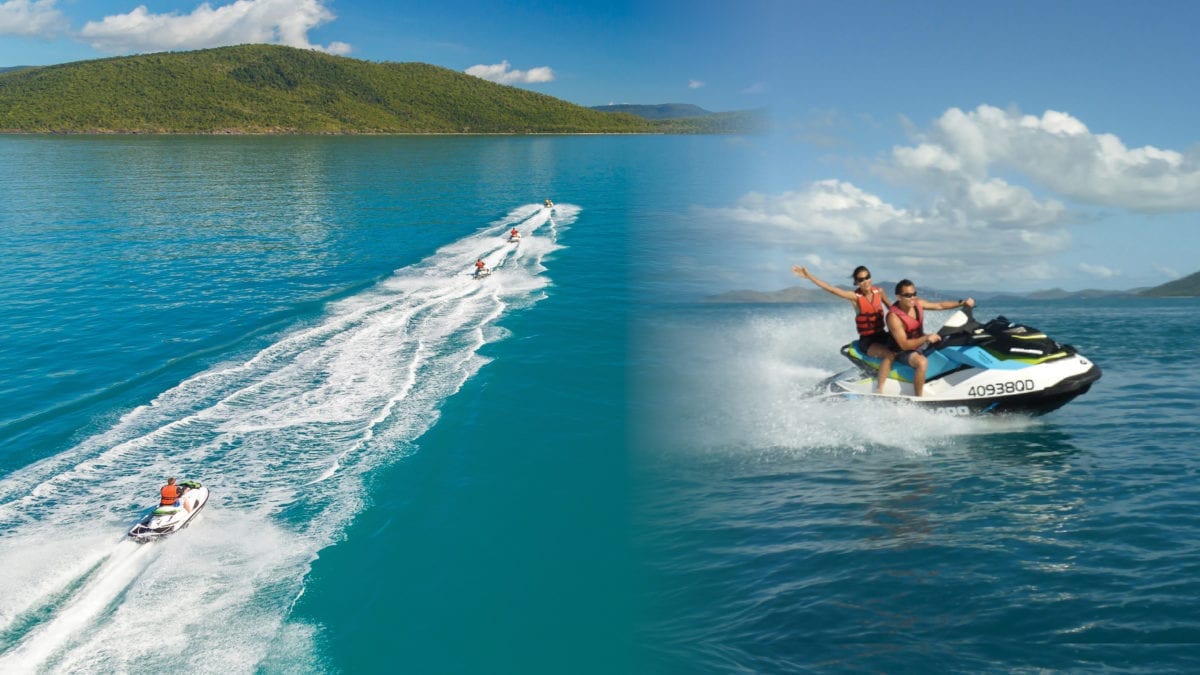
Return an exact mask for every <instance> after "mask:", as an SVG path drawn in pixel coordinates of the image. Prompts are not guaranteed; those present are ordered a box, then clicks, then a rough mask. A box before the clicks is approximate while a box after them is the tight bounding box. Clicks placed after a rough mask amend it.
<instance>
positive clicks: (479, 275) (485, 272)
mask: <svg viewBox="0 0 1200 675" xmlns="http://www.w3.org/2000/svg"><path fill="white" fill-rule="evenodd" d="M490 276H492V271H491V270H489V269H487V268H486V267H485V268H483V269H481V270H475V273H474V274H472V275H471V278H473V279H486V278H488V277H490Z"/></svg>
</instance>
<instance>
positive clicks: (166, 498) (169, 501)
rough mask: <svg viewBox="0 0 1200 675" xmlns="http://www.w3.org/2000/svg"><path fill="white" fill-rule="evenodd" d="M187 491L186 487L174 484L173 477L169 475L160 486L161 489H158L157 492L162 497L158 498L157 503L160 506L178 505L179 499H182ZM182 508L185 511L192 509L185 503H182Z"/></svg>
mask: <svg viewBox="0 0 1200 675" xmlns="http://www.w3.org/2000/svg"><path fill="white" fill-rule="evenodd" d="M187 491H188V489H187V488H181V487H179V486H178V485H176V484H175V477H174V476H171V477H170V478H168V479H167V484H166V485H164V486H163V487H162V489H161V490H159V491H158V492H159V494H161V495H162V499H160V500H159V502H158V505H159V506H160V507H161V506H179V502H180V499H182V497H183V495H184V493H185V492H187ZM183 508H184V509H185V510H187V511H191V510H192V509H191V507H190V506H188V505H187V504H184V505H183Z"/></svg>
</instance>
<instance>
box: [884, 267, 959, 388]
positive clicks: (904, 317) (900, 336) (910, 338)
mask: <svg viewBox="0 0 1200 675" xmlns="http://www.w3.org/2000/svg"><path fill="white" fill-rule="evenodd" d="M964 306H966V307H974V306H975V299H974V298H967V299H965V300H945V301H942V302H929V301H927V300H922V299H920V298H918V297H917V288H916V286H915V285H914V284H913V282H911V281H909V280H908V279H901V280H900V283H898V284H896V304H894V305H892V306H891V307H890V308H888V318H887V323H888V329H889V330H891V332H892V339H893V340H895V341H896V345H897V346H899V347H900V349H901V350H903V351H901V352H900V354H898V355H897V356H896V359H897V360H899V361H900V362H901V363H907V364H908V365H910V366H912V369H913V393H914V394H915V395H917V396H920V395H921V393H922V392H923V391H924V389H925V368H926V367H927V366H928V365H929V362H928V361H927V360H926V359H925V355H924V354H921V353H920V352H919V351H917V350H918V349H921V348H922V347H924V346H925V345H927V344H928V345H935V344H937V343H938V342H941V340H942V336H940V335H938V334H937V333H930V334H929V335H926V334H925V310H927V309H955V308H958V307H964Z"/></svg>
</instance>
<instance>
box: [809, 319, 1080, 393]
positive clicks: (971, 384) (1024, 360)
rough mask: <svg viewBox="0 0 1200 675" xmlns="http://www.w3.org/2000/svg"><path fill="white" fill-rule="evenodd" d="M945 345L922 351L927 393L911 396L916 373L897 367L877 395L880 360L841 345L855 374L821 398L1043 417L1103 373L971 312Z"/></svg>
mask: <svg viewBox="0 0 1200 675" xmlns="http://www.w3.org/2000/svg"><path fill="white" fill-rule="evenodd" d="M938 335H941V336H942V341H941V342H939V343H938V344H936V345H933V346H932V347H930V348H929V349H928V350H927V351H923V352H922V353H923V354H924V355H925V358H926V360H927V361H928V365H927V367H926V370H925V389H924V392H923V394H922V396H921V397H920V398H918V397H916V396H914V395H913V385H912V378H913V369H912V368H910V367H909V366H908V365H907V364H900V363H895V364H893V366H892V372H891V374H890V375H889V379H888V380H887V381H886V382H885V383H884V387H883V393H882V394H878V393H876V392H875V384H876V377H877V375H878V373H879V366H880V360H879V359H877V358H874V357H872V356H867V355H866V354H865V353H864V352H863V351H862V350H860V349H859V343H858V342H857V341H855V342H851V343H850V344H848V345H846V346H844V347H842V355H843V356H845V357H846V358H848V359H850V362H851V363H853V364H854V368H851V369H850V370H847V371H844V372H842V373H839V374H837V375H834V376H833V377H831V378H829V379H827V380H825V381H824V382H822V383H821V384H820V385H818V387H817V391H816V392H815V393H816V395H817V396H819V397H823V398H824V397H829V398H856V399H870V400H901V401H907V402H909V403H913V404H915V405H920V406H924V407H929V408H934V409H936V411H937V412H942V413H947V414H951V415H979V414H984V413H1001V412H1019V413H1025V414H1031V415H1042V414H1045V413H1048V412H1050V411H1051V410H1056V409H1058V408H1060V407H1062V406H1063V405H1064V404H1066V403H1067V402H1068V401H1070V400H1071V399H1073V398H1075V397H1076V396H1079V395H1081V394H1083V393H1085V392H1087V390H1088V389H1089V388H1090V387H1091V386H1092V383H1093V382H1095V381H1096V380H1099V379H1100V367H1099V366H1097V365H1096V364H1094V363H1092V362H1091V361H1089V360H1088V359H1087V358H1086V357H1084V356H1083V355H1082V354H1080V353H1079V352H1077V351H1076V350H1075V348H1074V347H1072V346H1071V345H1064V344H1059V343H1058V342H1055V341H1054V340H1052V339H1051V338H1049V337H1048V336H1046V334H1044V333H1042V332H1041V331H1039V330H1037V329H1036V328H1031V327H1029V326H1025V325H1022V324H1017V323H1012V322H1010V321H1009V320H1008V319H1006V318H1004V317H1002V316H999V317H996V318H995V319H992V320H991V321H989V322H987V323H986V324H980V323H979V322H977V321H976V320H975V317H974V316H973V315H972V312H971V310H970V308H963V309H961V310H959V311H957V312H955V313H954V314H952V315H951V316H950V318H949V319H947V320H946V323H945V325H943V326H942V328H941V329H940V330H939V331H938Z"/></svg>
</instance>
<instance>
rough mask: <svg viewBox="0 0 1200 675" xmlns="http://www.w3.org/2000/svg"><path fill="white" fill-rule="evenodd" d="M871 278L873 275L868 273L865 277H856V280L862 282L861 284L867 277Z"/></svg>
mask: <svg viewBox="0 0 1200 675" xmlns="http://www.w3.org/2000/svg"><path fill="white" fill-rule="evenodd" d="M870 278H871V275H869V274H868V275H867V276H865V277H854V280H855V281H857V282H858V283H860V284H861V283H862V282H864V281H866V280H867V279H870Z"/></svg>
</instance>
